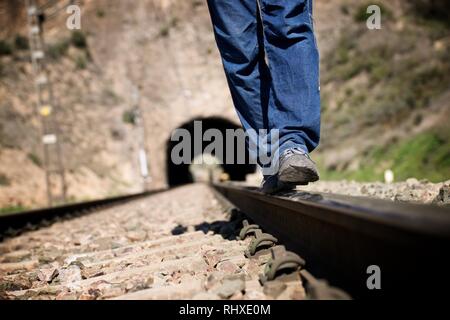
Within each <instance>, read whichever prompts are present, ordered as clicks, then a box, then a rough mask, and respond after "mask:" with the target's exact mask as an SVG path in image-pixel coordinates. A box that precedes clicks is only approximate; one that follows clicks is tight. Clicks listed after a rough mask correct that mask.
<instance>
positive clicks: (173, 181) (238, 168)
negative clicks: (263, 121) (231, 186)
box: [166, 117, 256, 187]
mask: <svg viewBox="0 0 450 320" xmlns="http://www.w3.org/2000/svg"><path fill="white" fill-rule="evenodd" d="M196 121H200V122H201V124H202V134H203V133H205V132H206V131H207V130H209V129H217V130H219V131H220V132H221V134H222V136H223V137H225V136H226V130H227V129H233V130H236V129H241V127H240V126H238V125H236V124H234V123H233V122H231V121H229V120H227V119H224V118H219V117H211V118H198V119H193V120H191V121H188V122H186V123H184V124H183V125H182V126H180V127H179V129H185V130H187V131H188V132H189V134H190V136H191V137H192V139H194V138H193V137H194V123H195V122H196ZM224 140H225V139H224ZM179 143H180V141H172V140H171V137H169V140H168V141H167V144H166V145H167V150H166V159H167V160H166V161H167V166H166V168H167V181H168V184H169V186H170V187H174V186H179V185H184V184H189V183H193V182H194V177H193V176H192V173H191V172H190V164H175V163H174V162H173V161H172V158H171V155H172V150H173V148H174V147H175V146H177V145H178V144H179ZM210 143H211V142H209V141H203V142H202V148H201V150H202V151H201V153H203V152H204V150H205V148H206V147H207V146H208V145H209V144H210ZM224 145H225V143H224ZM236 149H237V143H236V144H235V145H234V155H235V157H236V154H237V152H238V151H237V150H236ZM190 154H191V157H190V158H191V160H193V159H194V158H195V157H196V156H198V155H199V154H200V152H198V151H197V154H196V150H194V143H192V146H191V152H190ZM226 154H227V151H226V147H225V146H224V148H223V158H224V159H226ZM224 159H220V160H221V162H222V164H221V167H222V169H223V171H224V172H225V173H226V174H228V176H229V178H230V180H233V181H245V178H246V175H247V174H250V173H254V172H255V171H256V165H254V164H249V161H248V159H249V156H248V152H247V151H246V158H245V159H246V161H245V164H236V162H234V163H235V164H226V163H225V161H224Z"/></svg>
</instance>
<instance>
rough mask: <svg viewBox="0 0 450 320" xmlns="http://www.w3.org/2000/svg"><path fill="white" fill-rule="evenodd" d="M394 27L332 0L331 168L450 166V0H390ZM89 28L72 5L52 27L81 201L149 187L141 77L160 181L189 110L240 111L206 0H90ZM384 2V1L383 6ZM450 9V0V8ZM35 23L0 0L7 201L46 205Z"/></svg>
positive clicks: (321, 16)
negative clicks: (32, 52)
mask: <svg viewBox="0 0 450 320" xmlns="http://www.w3.org/2000/svg"><path fill="white" fill-rule="evenodd" d="M377 2H378V3H379V4H380V6H381V8H382V29H381V30H373V31H371V30H368V29H367V28H366V24H365V20H366V18H367V17H366V15H365V9H366V8H367V5H368V3H367V2H366V1H360V0H337V1H333V2H332V3H331V1H320V0H317V1H316V4H315V22H316V29H317V33H318V40H319V46H320V49H321V58H322V66H321V69H322V94H323V120H324V122H323V133H322V136H323V139H322V145H321V147H320V148H319V150H318V152H317V153H316V158H317V159H318V160H319V164H320V165H321V167H322V172H323V177H324V178H328V179H330V178H332V179H341V178H349V179H357V180H380V179H382V177H383V171H384V170H385V169H392V170H393V171H394V173H395V174H396V178H397V179H399V180H404V179H406V178H408V177H411V176H415V177H417V178H419V179H422V178H427V179H430V180H432V181H443V180H447V179H448V178H449V177H450V163H449V159H450V131H449V129H448V125H446V124H447V123H448V120H449V119H450V114H449V112H450V111H449V110H450V108H449V106H448V104H449V103H448V101H450V90H449V83H450V79H449V75H450V72H449V71H450V70H449V69H450V67H449V62H450V59H449V46H450V37H449V31H448V30H449V28H448V27H449V26H448V21H449V19H448V17H447V16H446V15H445V14H444V12H448V10H445V9H448V8H446V7H445V6H446V2H445V1H433V2H431V4H430V2H428V1H421V0H411V1H400V0H392V1H377ZM80 4H81V8H82V30H81V31H79V32H75V33H74V32H71V31H69V30H67V29H66V28H65V19H66V18H67V15H66V14H65V13H64V12H61V13H60V14H59V15H58V16H57V17H56V18H54V19H52V20H50V21H48V22H47V24H46V38H47V42H48V53H49V56H50V58H51V59H50V71H51V77H52V79H53V80H54V81H55V93H56V96H57V99H58V105H59V106H60V108H59V109H58V120H59V123H60V124H61V129H62V132H63V139H64V140H63V142H64V144H63V147H64V159H65V163H66V166H67V169H68V186H69V190H68V193H69V196H70V197H71V199H72V200H82V199H86V198H96V197H104V196H108V195H114V194H119V193H128V192H136V191H138V190H140V188H141V181H140V177H139V169H138V163H137V156H136V154H137V150H138V144H137V141H138V140H139V130H138V128H137V127H136V126H135V125H134V123H133V119H132V117H130V110H131V105H132V103H133V101H132V92H133V87H135V86H140V87H141V88H142V92H141V105H142V108H143V111H144V116H145V120H146V130H147V138H148V146H147V147H148V149H149V151H150V172H151V175H152V178H153V180H152V183H151V186H152V187H154V188H158V187H162V186H164V185H165V170H164V160H163V158H164V150H165V147H166V145H165V144H166V142H167V138H168V134H169V133H170V130H172V129H173V128H175V127H177V126H179V125H180V124H181V123H183V122H184V121H186V119H192V118H196V117H199V116H211V115H222V116H225V117H226V118H229V119H234V120H235V121H236V116H235V114H234V110H233V108H232V107H231V101H230V98H229V94H228V89H227V87H226V82H225V79H224V75H223V71H222V68H221V64H220V59H219V55H218V52H217V49H216V46H215V42H214V37H213V35H212V32H211V25H210V20H209V15H208V11H207V7H206V3H205V1H203V0H186V1H176V0H127V1H122V0H84V1H80ZM370 4H372V2H371V3H370ZM440 6H443V7H440ZM25 36H26V20H25V15H24V11H23V7H22V5H21V1H16V0H0V39H1V40H0V207H8V210H10V209H11V207H31V206H39V205H43V204H45V188H44V187H43V181H44V180H43V179H44V178H43V175H44V172H43V169H42V154H41V146H40V143H39V135H40V128H39V121H38V117H37V116H36V114H35V105H34V101H35V99H36V97H35V94H34V88H33V82H32V72H31V65H30V63H29V52H28V51H27V41H26V38H24V37H25Z"/></svg>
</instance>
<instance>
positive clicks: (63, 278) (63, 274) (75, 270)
mask: <svg viewBox="0 0 450 320" xmlns="http://www.w3.org/2000/svg"><path fill="white" fill-rule="evenodd" d="M58 272H59V274H58V277H57V278H56V281H58V282H59V283H61V284H67V283H72V282H77V281H81V280H82V279H83V277H82V275H81V268H80V267H79V266H77V265H73V264H71V265H70V266H68V267H67V268H61V269H59V271H58Z"/></svg>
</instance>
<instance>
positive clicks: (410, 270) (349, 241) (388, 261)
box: [213, 184, 450, 298]
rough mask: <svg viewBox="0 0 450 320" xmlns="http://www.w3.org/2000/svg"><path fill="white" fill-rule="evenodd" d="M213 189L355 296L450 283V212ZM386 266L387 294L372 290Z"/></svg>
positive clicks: (409, 292)
mask: <svg viewBox="0 0 450 320" xmlns="http://www.w3.org/2000/svg"><path fill="white" fill-rule="evenodd" d="M213 187H214V188H215V189H216V190H217V191H218V192H219V193H221V194H222V195H223V196H224V197H225V198H226V199H227V200H228V201H230V202H231V203H232V204H233V205H234V206H236V207H237V208H238V209H240V210H241V211H242V212H244V213H245V214H246V215H247V216H248V217H250V218H251V219H252V220H254V221H255V223H257V224H258V225H260V226H261V227H262V228H263V229H264V230H265V231H267V232H269V233H270V234H272V235H274V236H275V237H277V238H278V239H279V240H280V242H282V243H283V244H285V245H286V247H287V248H288V249H289V250H291V251H294V252H296V253H298V254H299V255H301V256H302V257H303V258H304V259H305V260H306V261H307V268H308V270H310V271H311V272H313V273H314V275H315V276H319V277H321V278H326V279H327V280H329V281H330V282H331V284H333V285H336V286H338V287H340V288H343V289H345V290H346V291H347V292H349V293H350V294H351V295H352V296H353V297H355V298H363V297H370V298H373V297H376V298H377V297H379V298H386V297H395V298H401V297H406V296H415V297H417V296H421V295H427V296H430V295H431V296H432V295H433V292H436V290H437V289H438V288H439V287H441V286H448V285H449V284H450V281H449V279H450V276H449V273H448V270H450V264H449V262H447V261H446V260H448V259H446V256H447V255H448V252H449V249H450V210H449V209H448V208H444V207H438V206H431V205H415V204H407V203H398V202H391V201H385V200H378V199H371V198H363V197H348V196H340V195H332V194H323V193H306V192H290V193H286V194H283V195H278V196H268V195H264V194H262V193H260V192H259V191H257V189H256V188H251V187H244V186H240V185H235V184H215V185H213ZM373 265H375V266H378V267H379V268H380V274H379V275H380V283H381V289H380V290H377V289H369V287H370V286H369V287H368V286H367V282H369V284H372V283H374V282H373V281H372V280H374V278H371V276H373V275H374V274H375V273H373V272H374V271H371V270H370V269H369V271H368V267H369V266H373Z"/></svg>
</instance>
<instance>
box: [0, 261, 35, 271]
mask: <svg viewBox="0 0 450 320" xmlns="http://www.w3.org/2000/svg"><path fill="white" fill-rule="evenodd" d="M38 265H39V261H37V260H29V261H22V262H12V263H0V271H5V272H16V271H22V270H25V271H31V270H33V269H34V268H36V267H37V266H38Z"/></svg>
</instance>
